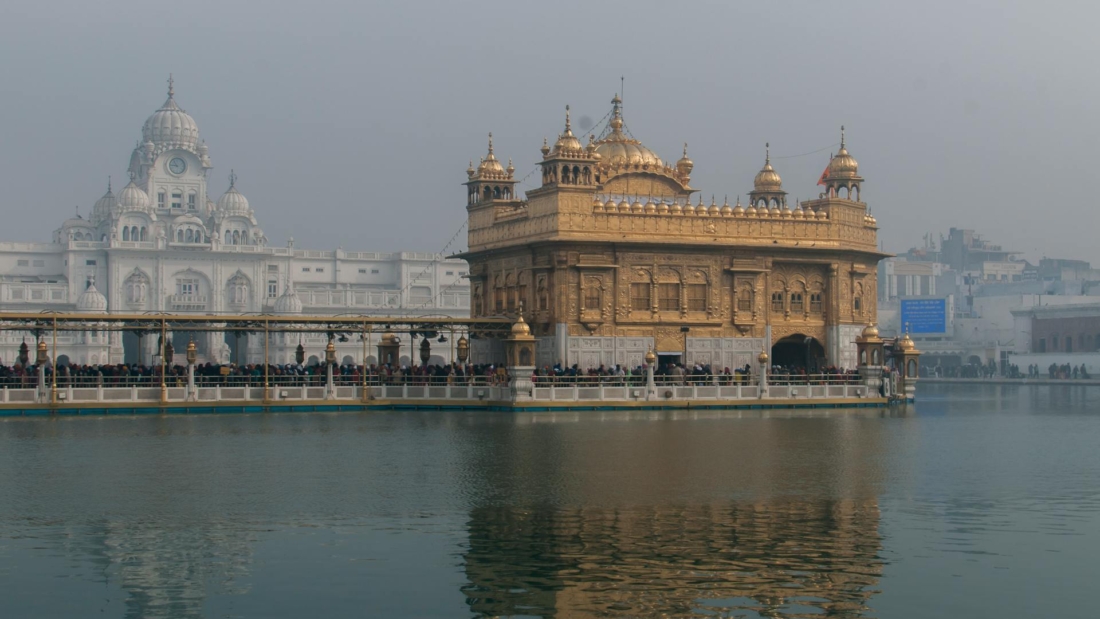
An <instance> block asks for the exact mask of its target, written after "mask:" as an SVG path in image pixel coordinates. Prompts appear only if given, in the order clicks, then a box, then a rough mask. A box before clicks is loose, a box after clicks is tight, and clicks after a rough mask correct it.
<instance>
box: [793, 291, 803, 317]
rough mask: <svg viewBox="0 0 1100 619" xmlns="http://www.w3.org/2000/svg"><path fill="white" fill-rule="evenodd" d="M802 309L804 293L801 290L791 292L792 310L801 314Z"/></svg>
mask: <svg viewBox="0 0 1100 619" xmlns="http://www.w3.org/2000/svg"><path fill="white" fill-rule="evenodd" d="M802 309H803V305H802V293H801V292H792V293H791V312H792V313H799V314H801V313H802Z"/></svg>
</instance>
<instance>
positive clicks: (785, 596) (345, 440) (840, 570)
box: [0, 385, 1100, 619]
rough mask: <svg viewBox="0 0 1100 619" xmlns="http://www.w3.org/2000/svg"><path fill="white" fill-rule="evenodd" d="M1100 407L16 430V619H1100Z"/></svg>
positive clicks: (1011, 390)
mask: <svg viewBox="0 0 1100 619" xmlns="http://www.w3.org/2000/svg"><path fill="white" fill-rule="evenodd" d="M1098 447H1100V388H1096V387H1080V386H1055V387H1025V386H984V385H975V386H958V385H954V386H934V385H922V386H921V388H920V392H919V401H918V402H917V404H916V405H911V406H910V407H909V408H908V409H905V410H902V409H896V410H893V411H874V410H858V411H839V410H829V411H743V412H729V413H722V412H713V411H707V412H698V413H692V412H685V411H669V412H657V413H650V412H645V413H622V412H614V413H600V412H578V413H568V414H563V413H546V414H542V413H533V414H511V413H489V412H483V413H477V412H474V413H449V412H389V413H362V414H355V413H340V414H272V415H221V416H218V415H211V416H178V417H177V416H168V417H155V416H150V417H126V418H107V417H97V418H55V419H48V418H45V419H43V418H39V419H29V418H13V419H5V420H3V421H0V616H3V617H70V616H72V617H76V616H80V617H88V616H96V617H327V616H332V617H351V616H379V617H382V616H385V617H471V616H472V617H493V616H509V617H651V616H671V617H680V616H684V617H693V616H700V617H715V616H717V617H803V616H811V615H818V614H825V615H829V616H841V617H890V618H909V617H912V618H922V619H923V618H925V617H933V616H957V617H979V616H981V617H1037V616H1057V617H1063V618H1066V617H1091V616H1095V612H1096V611H1095V609H1093V607H1092V606H1093V604H1094V602H1093V599H1092V596H1093V593H1094V591H1093V590H1094V588H1095V580H1096V570H1095V567H1094V566H1095V565H1096V561H1097V557H1098V556H1100V448H1098Z"/></svg>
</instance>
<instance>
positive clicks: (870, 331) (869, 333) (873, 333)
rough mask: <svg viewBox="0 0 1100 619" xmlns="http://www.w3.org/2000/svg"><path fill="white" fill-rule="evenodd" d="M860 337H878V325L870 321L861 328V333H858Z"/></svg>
mask: <svg viewBox="0 0 1100 619" xmlns="http://www.w3.org/2000/svg"><path fill="white" fill-rule="evenodd" d="M860 337H862V338H863V339H865V340H866V339H870V338H877V337H878V327H876V326H875V323H871V324H869V325H867V326H866V327H864V328H863V333H861V334H860Z"/></svg>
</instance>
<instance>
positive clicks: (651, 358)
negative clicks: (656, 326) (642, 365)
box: [645, 350, 657, 365]
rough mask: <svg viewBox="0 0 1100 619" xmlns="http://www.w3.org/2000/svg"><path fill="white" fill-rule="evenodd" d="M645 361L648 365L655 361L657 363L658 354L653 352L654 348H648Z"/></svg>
mask: <svg viewBox="0 0 1100 619" xmlns="http://www.w3.org/2000/svg"><path fill="white" fill-rule="evenodd" d="M645 362H646V365H653V364H654V363H657V355H655V354H653V351H652V350H647V351H646V353H645Z"/></svg>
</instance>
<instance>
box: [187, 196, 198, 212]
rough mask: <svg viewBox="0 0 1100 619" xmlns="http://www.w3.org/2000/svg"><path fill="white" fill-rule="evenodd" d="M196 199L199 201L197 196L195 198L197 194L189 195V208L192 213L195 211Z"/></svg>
mask: <svg viewBox="0 0 1100 619" xmlns="http://www.w3.org/2000/svg"><path fill="white" fill-rule="evenodd" d="M196 199H197V196H195V192H191V193H189V194H187V208H189V209H191V210H192V211H193V210H195V207H196V204H195V200H196Z"/></svg>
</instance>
